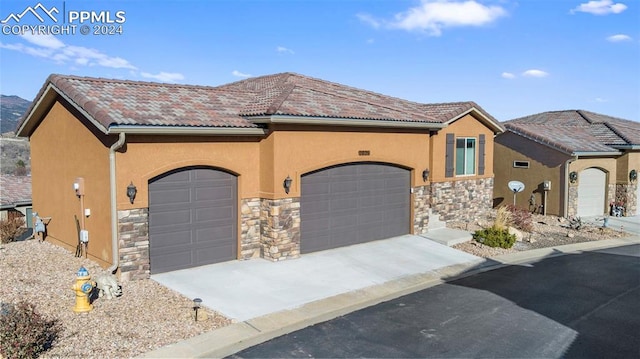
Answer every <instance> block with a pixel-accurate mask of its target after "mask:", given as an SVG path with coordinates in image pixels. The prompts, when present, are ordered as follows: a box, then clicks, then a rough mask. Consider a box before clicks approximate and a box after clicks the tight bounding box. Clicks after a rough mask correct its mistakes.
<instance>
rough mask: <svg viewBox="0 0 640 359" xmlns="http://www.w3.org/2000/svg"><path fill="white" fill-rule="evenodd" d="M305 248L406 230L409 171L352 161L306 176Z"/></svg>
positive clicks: (302, 227) (302, 237)
mask: <svg viewBox="0 0 640 359" xmlns="http://www.w3.org/2000/svg"><path fill="white" fill-rule="evenodd" d="M301 185H302V186H301V190H302V197H301V200H300V251H301V252H302V253H309V252H314V251H320V250H325V249H330V248H336V247H341V246H347V245H351V244H357V243H364V242H368V241H373V240H377V239H383V238H389V237H393V236H398V235H403V234H407V233H409V231H410V226H411V220H410V214H411V209H410V194H409V186H410V171H408V170H406V169H402V168H399V167H395V166H391V165H385V164H378V163H352V164H345V165H340V166H335V167H329V168H326V169H322V170H319V171H315V172H311V173H309V174H306V175H304V176H302V184H301Z"/></svg>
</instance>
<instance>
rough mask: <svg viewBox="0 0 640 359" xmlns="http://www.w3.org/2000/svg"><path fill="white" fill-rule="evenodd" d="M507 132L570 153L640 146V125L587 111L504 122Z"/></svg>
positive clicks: (535, 116) (613, 150) (611, 150)
mask: <svg viewBox="0 0 640 359" xmlns="http://www.w3.org/2000/svg"><path fill="white" fill-rule="evenodd" d="M503 125H504V126H505V127H506V128H507V130H508V131H511V132H514V133H517V134H519V135H522V136H524V137H528V138H531V139H533V140H535V141H537V142H541V143H544V144H547V145H549V146H551V147H554V148H557V149H559V150H561V151H564V152H567V153H576V152H605V153H606V152H611V153H612V154H613V153H617V152H618V150H617V149H618V148H619V147H620V146H639V145H640V123H638V122H633V121H629V120H624V119H620V118H616V117H611V116H606V115H602V114H598V113H595V112H590V111H584V110H567V111H550V112H543V113H538V114H535V115H530V116H525V117H521V118H517V119H514V120H510V121H507V122H504V123H503Z"/></svg>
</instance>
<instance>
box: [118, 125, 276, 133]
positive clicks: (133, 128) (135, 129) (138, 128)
mask: <svg viewBox="0 0 640 359" xmlns="http://www.w3.org/2000/svg"><path fill="white" fill-rule="evenodd" d="M119 133H126V134H128V135H165V136H168V135H188V136H264V135H265V134H266V133H267V131H266V130H265V129H263V128H255V127H197V126H149V125H147V126H143V125H112V126H109V130H108V131H107V134H119Z"/></svg>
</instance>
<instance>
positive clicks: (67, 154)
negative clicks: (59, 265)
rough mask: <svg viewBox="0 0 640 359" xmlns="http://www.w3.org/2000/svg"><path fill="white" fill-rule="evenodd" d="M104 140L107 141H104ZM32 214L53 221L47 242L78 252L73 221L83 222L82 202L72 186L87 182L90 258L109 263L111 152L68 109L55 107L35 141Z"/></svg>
mask: <svg viewBox="0 0 640 359" xmlns="http://www.w3.org/2000/svg"><path fill="white" fill-rule="evenodd" d="M103 139H104V140H106V139H105V138H103ZM30 142H31V163H32V169H31V176H32V196H33V211H34V212H38V214H39V215H40V216H41V217H52V218H51V222H50V223H49V225H48V227H47V232H48V237H47V240H48V241H51V242H53V243H56V244H59V245H62V246H63V247H65V248H67V249H69V250H70V251H72V252H75V248H76V244H77V243H78V235H77V232H76V226H75V222H74V215H76V216H78V218H79V219H81V216H82V215H83V214H82V213H81V209H80V200H79V199H78V197H77V196H76V195H75V192H74V190H73V183H74V181H75V179H76V178H77V177H83V178H84V182H85V197H84V205H85V208H89V209H90V210H91V216H89V217H88V218H85V226H86V229H87V230H88V231H89V245H88V254H89V257H90V258H92V259H94V260H96V261H97V262H98V263H100V264H101V265H103V266H106V265H108V264H110V263H111V242H110V236H111V231H110V226H109V223H110V222H109V218H110V206H109V151H108V147H105V145H104V144H103V143H102V142H101V141H100V140H99V139H98V138H97V137H96V136H95V135H94V134H92V132H91V131H90V130H89V129H88V127H87V126H85V124H84V123H83V122H81V121H79V120H78V119H77V118H76V117H75V116H74V115H73V114H72V113H71V112H70V110H69V109H67V108H65V106H63V105H62V104H60V103H59V102H58V103H55V104H54V105H53V107H52V108H51V110H50V111H49V112H48V114H47V115H46V116H45V118H44V119H43V121H42V123H41V124H40V125H39V126H38V128H37V129H36V130H35V132H34V133H33V134H32V135H31V138H30Z"/></svg>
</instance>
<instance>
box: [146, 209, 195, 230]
mask: <svg viewBox="0 0 640 359" xmlns="http://www.w3.org/2000/svg"><path fill="white" fill-rule="evenodd" d="M150 220H151V221H153V222H154V223H158V224H159V225H161V226H175V225H179V224H185V223H186V224H190V223H191V211H190V210H174V211H166V210H164V211H162V212H160V213H153V214H152V215H150Z"/></svg>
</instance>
